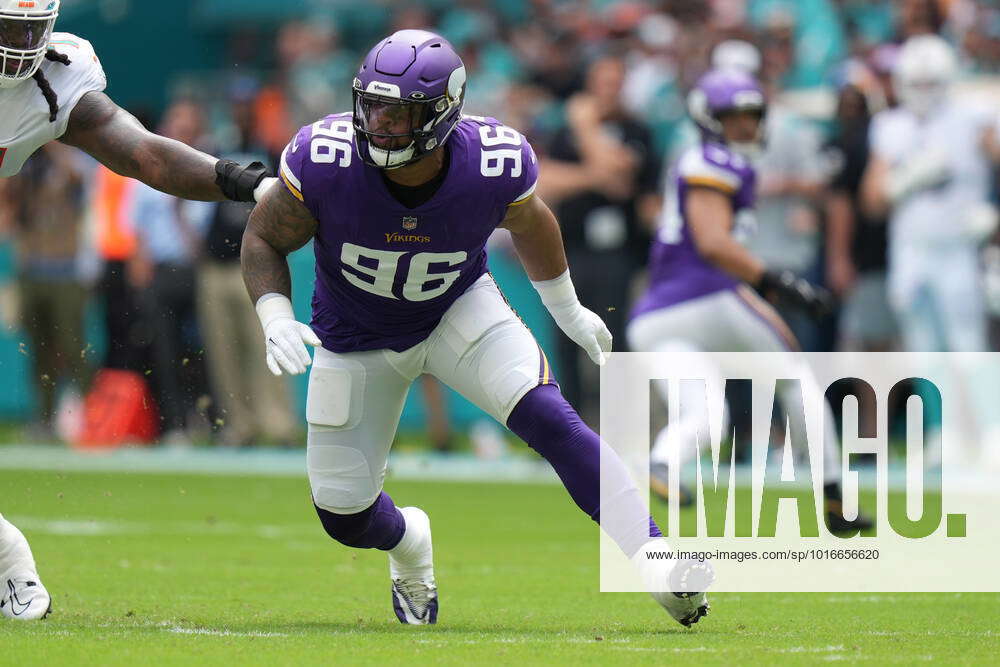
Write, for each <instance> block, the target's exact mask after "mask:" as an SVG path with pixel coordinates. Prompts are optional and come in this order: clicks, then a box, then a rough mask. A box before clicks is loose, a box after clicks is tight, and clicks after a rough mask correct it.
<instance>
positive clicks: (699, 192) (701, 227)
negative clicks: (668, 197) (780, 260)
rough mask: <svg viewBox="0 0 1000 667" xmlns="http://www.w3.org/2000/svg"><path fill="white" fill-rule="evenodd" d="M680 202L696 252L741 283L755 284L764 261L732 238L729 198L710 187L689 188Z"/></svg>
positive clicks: (761, 274)
mask: <svg viewBox="0 0 1000 667" xmlns="http://www.w3.org/2000/svg"><path fill="white" fill-rule="evenodd" d="M684 203H685V210H686V211H687V216H688V225H689V226H690V228H691V237H692V240H693V241H694V245H695V248H697V250H698V254H700V255H701V256H702V257H703V258H704V259H705V260H706V261H708V262H709V263H711V264H713V265H715V266H717V267H719V268H720V269H722V270H723V271H725V272H726V273H728V274H730V275H732V276H734V277H736V278H738V279H740V280H742V281H744V282H747V283H750V284H751V285H757V284H759V283H760V280H761V277H762V276H763V275H764V270H765V266H764V263H763V262H761V261H760V260H759V259H757V258H756V257H754V256H753V254H752V253H751V252H750V251H749V250H747V249H746V248H745V247H744V246H743V245H742V244H740V242H739V241H737V240H736V239H734V238H733V236H732V234H731V231H732V227H733V206H732V203H731V201H730V199H729V197H728V196H727V195H726V194H724V193H723V192H720V191H719V190H716V189H713V188H708V187H691V188H690V189H689V190H688V192H687V194H686V199H685V202H684Z"/></svg>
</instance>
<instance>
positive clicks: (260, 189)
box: [253, 176, 278, 298]
mask: <svg viewBox="0 0 1000 667" xmlns="http://www.w3.org/2000/svg"><path fill="white" fill-rule="evenodd" d="M277 182H278V179H277V178H275V177H274V176H268V177H267V178H265V179H264V180H262V181H261V182H260V183H259V184H258V185H257V187H255V188H254V189H253V200H254V201H255V202H260V200H261V199H263V198H264V195H265V194H267V191H268V190H270V189H271V188H273V187H274V184H275V183H277ZM264 296H267V295H266V294H265V295H264ZM261 298H264V297H261Z"/></svg>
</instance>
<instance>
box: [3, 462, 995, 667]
mask: <svg viewBox="0 0 1000 667" xmlns="http://www.w3.org/2000/svg"><path fill="white" fill-rule="evenodd" d="M389 490H390V492H391V493H392V494H393V496H394V498H395V499H396V501H397V502H398V503H400V504H403V505H405V504H415V503H419V504H420V505H421V506H422V507H424V508H425V509H426V510H427V511H428V513H429V514H430V515H431V517H432V520H433V522H434V528H435V533H434V540H435V556H436V563H437V577H438V584H439V587H440V591H441V596H442V598H441V615H440V622H439V624H438V625H437V626H434V627H404V626H401V625H399V624H398V623H397V622H396V620H395V617H394V615H393V613H392V608H391V602H390V596H389V586H388V577H387V566H386V562H385V555H384V554H382V553H380V552H375V551H353V550H348V549H345V548H342V547H340V546H339V545H337V544H335V543H334V542H332V541H331V540H329V539H328V538H327V537H326V536H325V534H324V533H323V532H322V530H321V529H320V526H319V523H318V521H317V520H316V517H315V515H314V514H313V513H312V510H311V508H310V505H309V493H308V488H307V484H306V481H305V480H304V479H301V480H295V479H273V478H257V477H248V478H234V477H210V476H175V475H121V474H117V475H107V474H79V473H73V474H57V473H39V472H23V473H22V472H18V473H16V474H15V473H14V472H12V471H0V503H2V506H0V509H2V510H3V512H4V513H5V514H6V515H7V516H9V517H10V518H12V519H15V520H18V519H21V520H22V523H23V527H24V529H25V532H26V533H27V534H28V535H29V538H30V539H31V542H32V545H33V547H34V549H35V553H36V557H37V558H38V561H39V566H40V568H41V573H42V575H43V577H44V581H45V584H46V586H47V587H48V588H49V590H50V591H51V592H52V593H53V595H54V599H55V612H54V613H53V615H52V616H51V617H50V618H49V619H47V620H46V621H44V622H41V623H14V622H0V664H4V665H7V664H10V665H26V664H42V665H79V664H88V665H89V664H93V665H109V664H133V665H134V664H140V665H141V664H149V665H157V666H158V665H170V664H191V663H205V664H222V663H223V661H230V664H232V665H234V666H235V665H244V664H266V665H272V666H273V665H286V664H294V665H300V664H341V663H348V664H356V663H370V664H381V665H386V664H400V663H403V662H404V661H410V660H413V661H420V662H421V663H424V664H427V663H433V664H436V663H447V664H463V665H464V664H475V663H483V662H487V661H489V662H490V663H496V664H513V663H520V664H525V663H527V664H533V663H557V664H564V663H570V664H601V665H603V664H618V663H636V664H640V663H641V664H646V665H648V664H668V661H669V662H670V663H677V662H678V661H682V662H685V663H687V662H695V661H697V664H751V663H762V664H770V663H774V662H776V661H781V662H791V663H800V662H801V663H816V662H820V661H827V660H850V661H856V660H857V661H865V662H878V663H882V662H893V663H902V664H910V663H913V662H924V661H928V660H933V661H935V662H956V661H958V662H966V663H974V662H983V663H986V662H994V663H995V661H996V656H997V655H1000V641H998V636H1000V635H998V623H997V619H998V618H1000V596H997V595H969V594H962V595H958V594H948V595H928V594H908V595H899V594H892V595H842V594H837V595H833V594H798V595H793V594H787V593H779V594H772V595H763V594H757V595H747V594H740V595H736V594H729V595H727V594H716V595H714V596H713V599H712V602H713V611H712V614H711V615H710V616H709V617H708V618H707V619H705V620H704V621H702V622H701V623H700V624H699V625H697V626H696V627H694V628H693V629H691V630H685V629H684V628H681V627H680V626H679V625H676V624H675V623H673V622H672V621H670V620H669V619H668V618H667V616H666V615H665V614H664V613H663V612H662V611H661V610H660V609H659V608H658V607H657V606H656V605H655V604H654V603H653V602H652V601H651V600H649V599H648V598H647V597H646V596H643V595H630V594H601V593H598V592H597V590H596V586H597V567H598V563H597V553H596V552H597V550H596V546H595V544H596V543H595V539H596V532H595V531H596V528H595V527H594V526H593V525H592V524H590V523H589V522H588V521H586V520H584V518H583V517H582V516H581V515H579V513H578V511H577V510H576V508H575V507H574V506H573V505H572V504H571V503H570V502H569V500H568V498H567V497H566V496H565V492H564V491H563V490H562V489H561V488H559V487H555V486H522V485H482V484H475V485H473V484H457V483H451V484H440V483H435V484H431V483H393V484H391V485H390V487H389ZM85 530H91V531H92V532H93V534H90V535H86V534H81V533H83V532H84V531H85ZM60 533H62V534H60Z"/></svg>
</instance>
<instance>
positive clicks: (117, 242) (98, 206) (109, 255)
mask: <svg viewBox="0 0 1000 667" xmlns="http://www.w3.org/2000/svg"><path fill="white" fill-rule="evenodd" d="M134 189H135V181H133V180H132V179H130V178H125V177H124V176H119V175H118V174H116V173H115V172H113V171H111V170H110V169H108V168H107V167H104V166H101V167H99V168H98V169H97V172H96V173H95V175H94V190H93V207H94V221H95V224H96V227H97V230H96V231H97V249H98V251H99V252H100V254H101V257H103V258H104V259H105V260H107V261H124V260H127V259H129V258H131V257H132V255H133V253H135V245H136V238H135V230H134V228H133V226H132V221H131V220H130V219H129V217H128V210H129V208H130V203H131V198H132V192H133V190H134Z"/></svg>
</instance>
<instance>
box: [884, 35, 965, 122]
mask: <svg viewBox="0 0 1000 667" xmlns="http://www.w3.org/2000/svg"><path fill="white" fill-rule="evenodd" d="M957 69H958V65H957V62H956V58H955V52H954V50H953V49H952V48H951V46H950V45H949V44H948V42H946V41H944V40H943V39H941V38H940V37H938V36H937V35H918V36H916V37H911V38H910V39H908V40H906V42H905V43H904V44H903V46H902V48H900V50H899V55H898V56H897V59H896V63H895V66H894V67H893V70H892V85H893V88H894V89H895V93H896V98H897V99H898V100H899V103H900V104H902V105H903V107H904V108H906V109H909V110H910V111H912V112H913V113H915V114H917V115H918V116H926V115H927V114H929V113H930V112H931V111H933V110H934V109H935V108H936V107H937V106H939V105H940V104H941V103H942V102H944V101H945V99H946V98H947V96H948V90H949V88H950V86H951V83H952V81H953V80H954V79H955V75H956V73H957Z"/></svg>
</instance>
